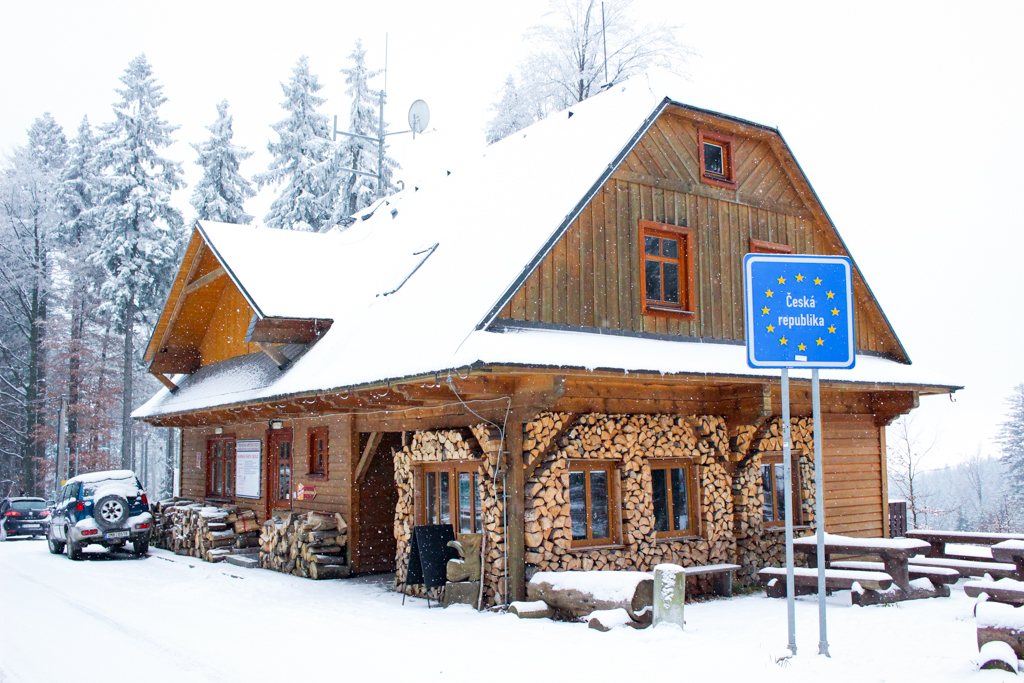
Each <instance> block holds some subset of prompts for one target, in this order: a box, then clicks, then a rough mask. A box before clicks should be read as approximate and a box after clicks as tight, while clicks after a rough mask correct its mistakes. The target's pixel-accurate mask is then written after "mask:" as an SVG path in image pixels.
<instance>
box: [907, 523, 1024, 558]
mask: <svg viewBox="0 0 1024 683" xmlns="http://www.w3.org/2000/svg"><path fill="white" fill-rule="evenodd" d="M907 538H916V539H918V540H921V541H925V542H926V543H928V544H929V545H931V547H932V549H931V551H930V552H929V553H928V557H942V556H943V555H944V554H947V553H946V552H945V551H946V544H947V543H953V544H963V545H979V546H992V545H996V544H997V543H1001V542H1002V541H1011V540H1015V541H1024V534H995V533H987V532H971V531H931V530H929V529H914V530H913V531H908V532H907Z"/></svg>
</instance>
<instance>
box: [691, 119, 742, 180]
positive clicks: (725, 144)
mask: <svg viewBox="0 0 1024 683" xmlns="http://www.w3.org/2000/svg"><path fill="white" fill-rule="evenodd" d="M697 150H698V153H699V156H700V168H701V181H702V182H704V183H706V184H708V185H715V186H717V187H727V188H730V189H735V188H736V169H735V168H734V165H733V139H732V138H731V137H729V136H727V135H721V134H719V133H713V132H711V131H707V130H701V131H698V132H697Z"/></svg>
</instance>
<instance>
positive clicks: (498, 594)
mask: <svg viewBox="0 0 1024 683" xmlns="http://www.w3.org/2000/svg"><path fill="white" fill-rule="evenodd" d="M477 432H478V433H479V434H480V436H479V437H474V438H471V439H467V438H466V437H464V436H463V434H462V432H460V431H458V430H439V431H417V432H414V433H413V435H412V439H411V440H410V443H409V445H407V446H405V447H404V448H403V449H402V450H401V451H399V452H397V453H396V454H395V484H396V486H397V487H398V504H397V505H396V507H395V539H396V540H397V542H398V548H397V551H396V553H395V586H396V587H398V586H403V587H404V590H405V592H406V593H407V594H409V595H417V596H421V597H422V596H424V595H426V593H425V591H424V589H423V586H422V585H418V586H407V585H406V584H405V579H406V575H407V571H408V569H409V550H410V548H411V544H412V528H413V526H415V505H416V499H415V497H416V491H415V480H414V466H415V465H416V464H418V463H428V462H445V461H448V460H479V461H480V469H479V473H480V475H481V476H480V486H479V494H480V505H481V508H482V512H483V524H484V528H485V530H486V533H485V538H484V543H485V546H486V547H485V552H486V557H485V560H486V561H485V563H484V566H483V568H482V571H481V575H482V576H483V578H484V592H485V596H486V598H487V600H488V603H489V604H502V603H504V596H505V587H504V584H503V582H502V574H503V573H504V569H505V564H504V563H505V558H504V554H505V528H504V522H503V520H502V512H503V510H504V508H503V505H502V502H501V492H502V489H501V484H500V481H499V480H496V477H495V476H494V475H495V471H496V469H497V465H498V461H497V456H498V453H497V450H495V451H492V452H490V453H488V454H486V455H485V454H484V453H483V451H482V450H481V448H480V446H479V443H480V440H481V438H486V437H484V434H486V429H485V428H484V426H480V427H477V428H475V429H474V433H477ZM457 491H458V489H457V487H454V486H453V487H452V488H451V489H450V492H451V495H458V494H457ZM438 593H439V591H438ZM431 597H433V598H436V597H439V595H431Z"/></svg>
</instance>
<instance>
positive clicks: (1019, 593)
mask: <svg viewBox="0 0 1024 683" xmlns="http://www.w3.org/2000/svg"><path fill="white" fill-rule="evenodd" d="M964 593H966V594H967V595H968V596H969V597H972V598H977V597H979V596H980V595H981V594H982V593H984V594H985V595H987V596H988V597H989V600H992V601H993V602H1003V603H1007V604H1010V605H1022V604H1024V581H1017V580H1015V579H999V580H998V581H987V580H984V581H968V582H967V583H965V584H964Z"/></svg>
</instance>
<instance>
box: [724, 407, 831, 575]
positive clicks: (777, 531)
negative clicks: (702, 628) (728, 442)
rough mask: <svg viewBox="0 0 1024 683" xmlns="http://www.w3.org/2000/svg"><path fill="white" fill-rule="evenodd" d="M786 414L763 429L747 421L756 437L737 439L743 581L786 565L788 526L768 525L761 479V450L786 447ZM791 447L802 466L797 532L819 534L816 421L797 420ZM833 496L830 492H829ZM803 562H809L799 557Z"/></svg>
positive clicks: (738, 537)
mask: <svg viewBox="0 0 1024 683" xmlns="http://www.w3.org/2000/svg"><path fill="white" fill-rule="evenodd" d="M782 424H783V423H782V418H781V417H776V418H772V419H770V420H768V421H767V422H765V423H764V424H763V425H761V427H760V428H758V427H755V426H753V425H746V426H744V428H742V431H743V433H744V434H748V435H750V438H748V439H744V440H743V441H740V442H737V444H736V450H735V452H736V453H737V454H738V455H740V456H741V457H742V459H741V460H739V462H738V463H737V465H736V469H735V471H734V472H733V478H732V491H733V504H734V510H735V518H736V526H735V535H736V546H737V564H739V565H742V567H743V568H742V569H741V570H739V571H738V572H737V574H736V577H735V579H736V581H737V582H739V583H740V584H749V585H754V584H756V583H757V582H758V580H757V572H758V571H760V570H761V569H763V568H764V567H779V566H785V562H786V548H785V528H784V527H769V528H765V526H764V517H763V514H762V512H763V510H764V485H763V482H762V481H761V464H762V462H761V453H763V452H769V451H781V450H782V448H783V441H782ZM789 434H790V447H791V448H792V452H793V457H794V458H795V459H796V463H797V467H799V479H800V490H799V491H797V492H796V495H798V496H799V498H798V500H799V501H800V519H801V523H800V524H799V526H798V527H797V528H796V529H795V530H794V533H795V535H796V536H798V537H799V536H806V535H809V534H811V533H813V532H814V530H815V529H816V527H815V525H814V514H815V507H814V506H815V492H814V421H813V420H812V419H811V418H808V417H804V418H796V417H795V418H791V420H790V432H789ZM826 498H827V496H826ZM796 559H797V562H798V564H801V565H802V564H805V563H804V562H803V558H802V557H800V556H797V558H796Z"/></svg>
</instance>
